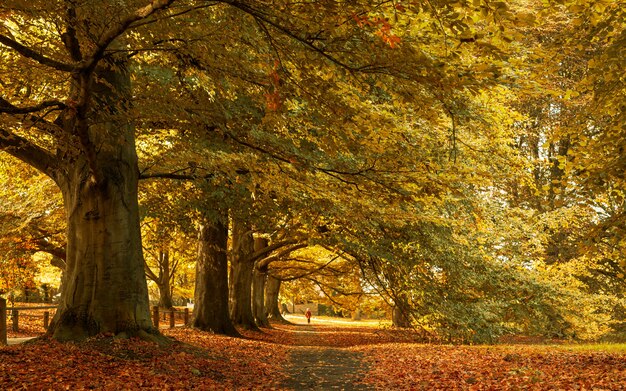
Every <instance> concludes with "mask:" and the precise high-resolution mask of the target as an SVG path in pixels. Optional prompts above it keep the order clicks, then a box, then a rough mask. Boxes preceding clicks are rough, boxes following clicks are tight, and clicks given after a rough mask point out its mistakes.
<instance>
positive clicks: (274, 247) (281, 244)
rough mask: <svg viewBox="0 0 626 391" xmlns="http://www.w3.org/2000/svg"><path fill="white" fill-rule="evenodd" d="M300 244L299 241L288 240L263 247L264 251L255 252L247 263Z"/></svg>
mask: <svg viewBox="0 0 626 391" xmlns="http://www.w3.org/2000/svg"><path fill="white" fill-rule="evenodd" d="M298 242H299V241H298V240H297V239H287V240H281V241H280V242H276V243H273V244H271V245H269V246H267V247H263V248H262V249H260V250H257V251H255V252H253V253H252V254H250V256H249V257H248V258H247V259H246V263H248V262H249V263H252V262H256V261H258V260H259V259H261V258H263V257H264V256H266V255H267V254H269V253H271V252H272V251H274V250H278V249H279V248H281V247H285V246H288V245H290V244H295V243H298Z"/></svg>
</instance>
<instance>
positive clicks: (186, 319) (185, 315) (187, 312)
mask: <svg viewBox="0 0 626 391" xmlns="http://www.w3.org/2000/svg"><path fill="white" fill-rule="evenodd" d="M183 321H184V322H185V326H187V325H188V324H189V308H185V312H184V313H183Z"/></svg>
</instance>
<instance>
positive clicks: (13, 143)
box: [0, 128, 58, 180]
mask: <svg viewBox="0 0 626 391" xmlns="http://www.w3.org/2000/svg"><path fill="white" fill-rule="evenodd" d="M0 151H5V152H7V153H8V154H10V155H12V156H14V157H16V158H18V159H20V160H21V161H23V162H25V163H27V164H29V165H31V166H33V167H35V168H36V169H38V170H39V171H41V172H43V173H44V174H46V175H48V176H49V177H50V178H52V179H54V180H56V178H55V177H54V171H55V170H56V169H57V167H58V166H57V162H56V160H55V159H54V156H52V155H51V154H50V153H49V152H48V151H46V150H45V149H43V148H41V147H39V146H37V145H35V144H33V143H32V142H30V141H28V140H27V139H25V138H23V137H20V136H18V135H16V134H14V133H12V132H9V131H7V130H5V129H2V128H0Z"/></svg>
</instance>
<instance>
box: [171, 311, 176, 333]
mask: <svg viewBox="0 0 626 391" xmlns="http://www.w3.org/2000/svg"><path fill="white" fill-rule="evenodd" d="M175 326H176V313H175V312H174V308H172V309H171V310H170V329H173V328H174V327H175Z"/></svg>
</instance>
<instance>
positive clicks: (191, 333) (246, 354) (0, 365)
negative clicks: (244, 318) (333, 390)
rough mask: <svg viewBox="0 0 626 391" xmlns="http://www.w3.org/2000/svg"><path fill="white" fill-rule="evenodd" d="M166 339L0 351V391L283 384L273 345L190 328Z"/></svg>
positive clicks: (280, 357)
mask: <svg viewBox="0 0 626 391" xmlns="http://www.w3.org/2000/svg"><path fill="white" fill-rule="evenodd" d="M165 334H167V335H171V336H175V337H176V338H177V339H178V341H177V342H174V343H173V344H172V345H171V346H168V347H158V346H157V345H155V344H153V343H148V342H143V341H139V340H135V339H130V340H124V339H115V338H112V337H103V336H99V337H96V338H92V339H90V340H88V341H86V342H85V343H81V344H71V343H67V344H61V343H58V342H55V341H52V340H47V339H42V340H38V341H36V342H34V343H30V344H24V345H16V346H10V347H4V348H0V389H13V388H26V389H72V390H80V389H105V390H107V389H111V390H112V389H139V388H147V389H158V390H179V389H194V390H215V389H258V388H272V387H276V385H277V384H279V383H280V382H281V381H282V380H283V378H284V376H283V375H282V374H281V373H280V370H281V368H282V366H283V365H284V361H285V360H286V357H287V355H286V354H285V353H283V351H282V349H281V348H280V347H279V346H275V345H268V344H266V343H263V342H258V341H252V340H246V339H235V338H228V337H221V336H216V335H212V334H210V333H205V332H200V331H197V330H193V329H180V328H179V329H174V330H167V331H166V332H165ZM42 357H45V360H42Z"/></svg>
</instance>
